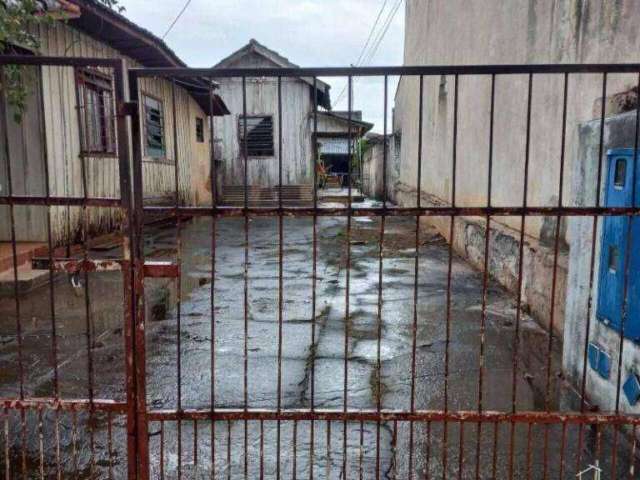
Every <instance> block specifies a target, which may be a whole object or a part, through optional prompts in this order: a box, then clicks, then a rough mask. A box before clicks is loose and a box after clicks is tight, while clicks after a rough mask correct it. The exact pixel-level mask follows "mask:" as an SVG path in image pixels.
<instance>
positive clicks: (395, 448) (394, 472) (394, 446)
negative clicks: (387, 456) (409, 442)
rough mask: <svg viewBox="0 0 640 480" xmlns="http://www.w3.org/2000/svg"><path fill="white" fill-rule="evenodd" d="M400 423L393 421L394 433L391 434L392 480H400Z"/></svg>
mask: <svg viewBox="0 0 640 480" xmlns="http://www.w3.org/2000/svg"><path fill="white" fill-rule="evenodd" d="M397 454H398V421H397V420H394V421H393V432H392V434H391V478H393V479H394V480H397V478H398V455H397Z"/></svg>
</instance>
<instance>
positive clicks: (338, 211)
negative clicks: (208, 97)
mask: <svg viewBox="0 0 640 480" xmlns="http://www.w3.org/2000/svg"><path fill="white" fill-rule="evenodd" d="M143 210H144V211H145V212H147V213H150V214H163V215H167V216H170V215H179V216H181V217H184V218H189V217H196V216H200V217H219V218H223V217H244V216H245V215H248V216H252V217H278V216H282V215H284V216H286V217H312V216H319V217H346V216H353V217H380V216H383V215H384V216H386V217H401V216H406V217H416V216H418V217H451V216H454V217H463V216H464V217H486V216H491V217H515V216H521V215H527V216H532V217H536V216H537V217H557V216H563V217H594V216H597V217H606V216H637V215H640V207H607V208H605V207H535V206H532V207H420V208H415V207H353V206H352V207H318V208H309V207H284V206H283V207H273V208H269V207H247V208H244V207H225V206H216V207H162V206H154V207H144V209H143Z"/></svg>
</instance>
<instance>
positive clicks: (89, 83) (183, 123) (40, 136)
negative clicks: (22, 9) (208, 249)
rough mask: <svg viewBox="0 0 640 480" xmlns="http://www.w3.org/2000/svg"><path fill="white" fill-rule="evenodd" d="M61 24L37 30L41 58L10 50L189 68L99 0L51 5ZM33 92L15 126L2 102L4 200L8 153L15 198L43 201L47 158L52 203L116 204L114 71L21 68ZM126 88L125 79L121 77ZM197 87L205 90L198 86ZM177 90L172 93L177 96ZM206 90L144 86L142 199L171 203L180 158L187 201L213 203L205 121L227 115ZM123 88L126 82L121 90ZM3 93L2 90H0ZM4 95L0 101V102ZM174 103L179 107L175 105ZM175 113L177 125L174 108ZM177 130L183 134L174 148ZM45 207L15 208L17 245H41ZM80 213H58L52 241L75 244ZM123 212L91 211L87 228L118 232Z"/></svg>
mask: <svg viewBox="0 0 640 480" xmlns="http://www.w3.org/2000/svg"><path fill="white" fill-rule="evenodd" d="M48 4H49V5H53V6H52V7H51V8H54V9H59V10H60V11H59V12H58V13H59V15H58V16H59V17H62V19H63V21H54V22H52V23H46V24H45V23H42V24H39V25H34V26H33V33H34V34H35V35H36V36H37V38H38V39H39V43H40V47H39V49H38V51H29V50H26V49H25V48H24V47H23V46H20V45H16V46H12V47H11V52H9V53H21V54H25V53H28V54H33V55H48V56H68V57H99V58H121V59H123V60H124V64H125V68H128V67H184V66H185V63H184V62H183V61H182V60H181V59H180V58H178V56H177V55H176V54H175V53H174V52H173V51H172V50H171V49H170V48H169V47H168V46H167V45H166V44H165V43H164V42H163V41H162V40H161V39H159V38H158V37H156V36H155V35H153V34H152V33H150V32H149V31H147V30H145V29H144V28H142V27H140V26H138V25H136V24H134V23H132V22H131V21H129V20H127V19H126V18H125V17H124V16H123V15H121V14H119V13H118V12H116V11H114V10H112V9H110V8H107V7H105V6H104V5H103V4H101V3H99V2H96V1H94V0H65V1H64V2H48ZM24 70H25V74H24V77H25V84H26V85H27V88H28V90H29V96H28V100H27V105H26V107H27V108H26V112H25V114H24V115H23V118H22V120H21V121H20V122H19V123H18V122H16V121H15V120H14V118H13V117H14V115H13V113H14V112H13V111H12V108H10V107H9V106H8V105H6V102H4V103H1V104H0V114H1V115H2V119H3V121H2V122H0V128H1V129H2V130H3V131H0V133H1V135H0V144H1V145H0V147H1V148H0V152H1V153H0V171H1V172H2V175H0V195H7V193H8V191H9V188H8V187H9V186H8V185H7V176H6V170H7V155H6V152H8V157H9V158H10V159H11V160H10V161H11V173H12V177H13V178H12V185H11V186H12V193H13V194H14V195H44V194H45V182H46V179H45V175H44V172H45V169H44V165H45V163H44V162H45V161H46V162H47V164H48V171H49V177H50V178H49V180H48V184H49V190H50V194H51V195H52V196H82V195H84V189H83V183H84V182H83V179H82V171H83V168H84V171H85V176H86V190H87V191H86V193H87V195H88V196H91V197H111V198H113V197H119V196H120V192H119V172H118V158H117V153H116V152H117V149H116V144H117V142H119V141H128V142H131V139H130V138H128V139H124V140H123V139H119V138H117V136H116V129H115V103H114V83H113V72H111V71H106V70H104V69H97V68H73V67H67V66H64V67H48V66H43V67H25V69H24ZM125 82H126V75H125ZM198 82H200V83H198ZM173 88H175V91H173V90H172V89H173ZM208 90H209V86H208V84H206V83H205V82H204V81H201V80H198V81H197V82H196V81H194V82H176V84H175V87H174V86H173V84H172V82H171V81H169V80H166V79H158V78H145V79H142V80H141V81H140V92H141V99H140V106H139V107H140V118H141V130H142V142H143V145H142V147H143V148H142V151H143V152H144V158H143V172H144V197H145V200H146V201H148V202H160V201H161V202H164V203H169V201H171V199H172V198H173V196H174V192H175V182H174V172H175V169H176V153H177V157H178V161H179V196H180V201H181V202H182V203H184V204H199V203H203V202H207V201H210V200H207V199H206V198H205V197H206V196H207V195H210V193H209V192H208V191H207V188H206V186H205V182H206V178H207V177H208V175H209V167H208V165H209V158H210V156H209V152H210V141H209V128H208V123H209V122H208V120H207V116H208V115H209V114H213V115H220V114H224V113H225V112H226V109H225V107H224V104H223V103H222V101H220V99H219V98H217V101H216V102H215V105H216V106H215V107H214V111H213V112H210V111H209V99H208ZM125 91H128V85H126V84H125ZM0 93H2V92H0ZM2 97H5V95H4V94H3V95H0V98H2ZM174 102H175V105H174ZM174 106H175V112H176V113H175V126H174V120H173V119H174V115H173V109H174ZM174 128H176V129H177V131H176V135H175V138H176V139H177V145H176V146H174V133H173V132H174V130H173V129H174ZM45 208H46V207H16V215H15V218H16V237H17V240H18V241H28V242H45V241H46V240H47V231H46V220H45V218H46V217H45V215H46V209H45ZM8 212H9V209H8V207H7V206H2V207H0V241H9V240H10V239H11V235H10V229H9V216H8ZM80 213H81V212H80V209H79V208H66V207H64V208H63V207H52V237H53V242H54V243H55V244H61V243H65V242H67V241H69V242H73V241H75V240H77V237H78V233H79V231H80V228H81V215H80ZM119 215H121V213H120V211H118V210H115V209H109V208H90V209H89V224H88V225H87V229H88V231H89V232H90V233H92V234H98V233H102V232H106V231H109V230H111V229H114V228H117V227H118V225H119V224H120V220H121V218H120V217H119Z"/></svg>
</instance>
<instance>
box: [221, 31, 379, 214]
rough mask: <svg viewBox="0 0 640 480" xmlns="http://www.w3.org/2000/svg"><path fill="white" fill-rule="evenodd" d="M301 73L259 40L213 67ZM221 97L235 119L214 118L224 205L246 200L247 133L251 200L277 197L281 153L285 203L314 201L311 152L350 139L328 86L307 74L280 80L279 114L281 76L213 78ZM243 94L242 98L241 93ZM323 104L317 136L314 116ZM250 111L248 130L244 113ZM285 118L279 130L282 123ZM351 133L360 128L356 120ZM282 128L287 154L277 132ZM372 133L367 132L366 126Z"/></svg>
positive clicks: (257, 201) (268, 199)
mask: <svg viewBox="0 0 640 480" xmlns="http://www.w3.org/2000/svg"><path fill="white" fill-rule="evenodd" d="M259 67H267V68H274V67H275V68H277V67H284V68H298V65H296V64H294V63H292V62H290V61H289V60H288V59H286V58H285V57H283V56H282V55H280V54H279V53H277V52H275V51H273V50H271V49H269V48H267V47H265V46H264V45H262V44H260V43H259V42H257V41H256V40H253V39H252V40H251V41H250V42H249V43H248V44H247V45H245V46H244V47H242V48H241V49H239V50H237V51H236V52H234V53H232V54H231V55H229V56H228V57H226V58H225V59H223V60H222V61H220V62H219V63H218V64H216V65H215V66H214V68H217V69H225V68H259ZM216 82H217V83H219V85H220V87H219V94H220V96H221V97H222V98H223V99H224V102H225V104H226V105H227V106H228V108H229V110H230V112H231V114H230V115H228V116H225V117H223V118H217V119H216V121H215V128H214V131H215V137H216V139H215V140H216V144H217V150H218V149H219V152H220V154H219V156H218V155H216V157H217V158H218V163H217V165H218V172H217V181H218V183H217V185H218V191H219V192H222V202H223V203H241V202H242V200H243V195H244V191H243V190H244V189H243V186H244V181H245V155H244V153H245V152H244V147H245V143H244V137H245V131H246V153H247V161H246V176H247V185H248V191H249V195H250V199H249V200H250V202H251V203H263V204H264V203H269V202H270V201H274V199H277V193H276V192H277V187H278V185H279V182H280V173H279V161H280V154H281V155H282V157H281V159H282V185H283V194H284V195H285V196H286V197H287V200H288V201H292V202H298V201H300V200H303V201H304V200H305V199H307V200H308V199H309V198H310V195H311V193H310V192H312V190H313V178H314V173H313V169H314V164H313V161H314V156H315V155H314V148H317V147H318V145H317V141H319V140H320V138H323V139H325V140H324V141H325V142H326V139H327V138H329V137H331V136H332V137H333V138H337V137H343V138H344V137H346V135H347V131H348V130H347V121H346V117H344V118H343V117H340V116H338V115H336V114H334V113H332V112H331V111H330V110H331V100H330V95H329V91H330V86H329V85H328V84H327V83H325V82H323V81H321V80H319V79H316V81H315V83H314V80H313V79H312V78H307V77H283V78H282V81H281V94H280V95H281V96H280V100H281V101H280V105H281V110H280V112H279V108H278V106H279V102H278V79H277V78H275V77H246V79H245V81H244V86H243V80H242V78H239V77H235V78H223V77H220V78H216ZM243 90H244V93H243ZM316 104H317V107H318V111H317V113H318V115H317V126H318V127H317V133H318V138H317V139H316V138H314V111H315V105H316ZM245 111H246V129H245V117H244V114H245ZM279 118H282V126H280V124H279ZM353 120H354V121H353V123H352V130H353V133H354V136H355V135H356V134H357V131H359V130H358V127H357V125H356V123H357V122H356V118H355V117H354V118H353ZM280 128H282V152H280V151H279V149H280V134H279V129H280ZM369 128H370V127H369Z"/></svg>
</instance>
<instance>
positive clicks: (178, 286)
mask: <svg viewBox="0 0 640 480" xmlns="http://www.w3.org/2000/svg"><path fill="white" fill-rule="evenodd" d="M171 116H172V129H173V161H174V163H175V166H174V169H173V172H174V178H173V182H174V188H175V199H174V202H175V204H174V206H175V209H176V210H175V219H176V264H177V266H178V276H177V278H176V340H177V345H176V347H177V352H176V369H177V383H178V385H177V398H176V401H177V409H178V412H181V411H182V339H181V338H180V334H181V332H182V318H181V317H182V315H181V310H182V308H181V305H182V275H181V272H180V266H181V264H182V228H181V222H180V213H179V212H178V209H179V207H180V158H179V153H178V150H179V149H178V125H177V112H176V82H175V79H172V81H171ZM177 427H178V480H179V479H181V478H182V419H180V418H178V420H177Z"/></svg>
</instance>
